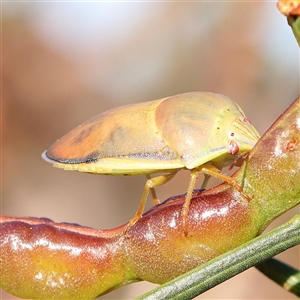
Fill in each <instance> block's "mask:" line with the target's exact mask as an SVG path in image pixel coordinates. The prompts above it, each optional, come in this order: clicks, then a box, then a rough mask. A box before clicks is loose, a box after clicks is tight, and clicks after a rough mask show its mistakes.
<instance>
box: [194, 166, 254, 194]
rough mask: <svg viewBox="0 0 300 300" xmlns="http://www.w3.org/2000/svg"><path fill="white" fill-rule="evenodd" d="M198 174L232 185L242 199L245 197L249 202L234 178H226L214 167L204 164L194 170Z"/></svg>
mask: <svg viewBox="0 0 300 300" xmlns="http://www.w3.org/2000/svg"><path fill="white" fill-rule="evenodd" d="M196 169H197V171H198V172H201V173H204V174H207V175H210V176H213V177H216V178H218V179H220V180H222V181H225V182H227V183H229V184H230V185H232V186H233V187H234V188H235V189H236V190H237V191H239V192H240V193H241V195H243V197H245V198H246V199H247V200H250V199H251V198H250V197H249V196H248V195H247V194H245V193H244V192H243V188H242V187H241V186H240V185H239V184H238V183H237V182H236V181H235V179H234V178H232V177H230V176H227V175H225V174H222V173H221V171H220V170H219V169H218V168H216V167H214V166H213V165H210V164H206V165H202V166H199V167H197V168H196Z"/></svg>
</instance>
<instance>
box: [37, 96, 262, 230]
mask: <svg viewBox="0 0 300 300" xmlns="http://www.w3.org/2000/svg"><path fill="white" fill-rule="evenodd" d="M258 139H259V134H258V132H257V131H256V129H255V128H254V127H253V126H252V125H251V123H250V121H249V120H248V119H247V118H246V117H245V115H244V113H243V111H242V109H241V108H240V107H239V106H238V105H237V104H236V103H235V102H233V101H231V100H230V99H229V98H227V97H225V96H223V95H219V94H215V93H205V92H193V93H186V94H180V95H176V96H171V97H167V98H163V99H159V100H154V101H149V102H144V103H137V104H131V105H127V106H122V107H119V108H114V109H111V110H109V111H106V112H104V113H102V114H100V115H98V116H96V117H94V118H92V119H90V120H88V121H86V122H85V123H83V124H82V125H80V126H78V127H77V128H75V129H74V130H72V131H71V132H69V133H68V134H66V135H65V136H63V137H62V138H61V139H59V140H58V141H56V142H55V143H54V144H53V145H52V146H51V147H50V148H49V149H48V150H46V151H45V152H44V153H43V158H44V159H45V160H47V161H48V162H51V163H53V164H54V166H55V167H58V168H63V169H65V170H76V171H80V172H87V173H96V174H106V175H140V174H146V175H147V176H148V180H147V182H146V185H145V188H144V193H143V195H142V199H141V201H140V205H139V208H138V210H137V212H136V215H135V217H134V218H132V219H131V220H130V222H129V225H128V227H127V229H129V228H130V226H132V225H133V224H134V223H135V222H136V221H137V220H138V219H139V218H140V217H141V215H142V213H143V210H144V207H145V203H146V200H147V197H148V194H149V190H150V189H151V191H153V193H152V195H153V197H154V203H155V204H157V203H159V201H158V200H157V198H156V195H155V193H154V190H153V189H152V188H154V187H157V186H159V185H162V184H164V183H166V182H168V181H169V180H171V179H172V178H173V177H174V175H175V174H176V173H177V172H178V171H179V170H182V169H187V170H190V172H191V179H190V184H189V187H188V191H187V196H186V201H185V204H184V207H183V210H182V217H183V223H184V224H185V220H186V217H187V215H188V210H189V205H190V200H191V197H192V192H193V189H194V186H195V182H196V179H197V177H198V175H199V173H204V174H205V175H206V176H205V180H204V182H203V185H202V187H204V186H205V185H206V183H207V180H208V177H209V176H214V177H217V178H219V179H222V180H224V181H227V182H229V183H230V184H232V185H234V186H235V188H236V189H238V190H239V191H240V192H242V189H241V187H240V186H239V185H238V184H237V183H236V182H235V181H234V180H233V179H232V178H231V177H229V176H226V175H224V174H221V173H220V170H221V169H222V168H223V167H224V166H226V165H229V164H231V163H232V162H233V161H234V160H235V159H236V158H237V156H238V155H240V154H242V153H244V152H247V151H249V150H251V149H252V148H253V146H254V145H255V143H256V142H257V140H258ZM152 173H164V175H161V176H157V177H153V178H150V177H149V174H152Z"/></svg>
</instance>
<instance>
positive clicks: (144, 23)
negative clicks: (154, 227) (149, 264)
mask: <svg viewBox="0 0 300 300" xmlns="http://www.w3.org/2000/svg"><path fill="white" fill-rule="evenodd" d="M188 91H211V92H217V93H222V94H225V95H227V96H229V97H230V98H231V99H232V100H234V101H236V102H237V103H238V104H239V105H240V106H241V107H242V108H243V110H244V111H245V113H246V115H247V117H248V118H249V119H251V121H252V123H253V124H254V125H255V126H256V128H257V129H258V131H259V132H260V133H261V134H263V133H264V132H265V131H266V130H267V129H268V127H269V126H270V125H271V124H272V123H273V122H274V121H275V119H276V118H277V117H278V116H279V115H280V114H281V113H282V112H283V111H284V110H285V109H286V108H287V107H288V105H289V104H290V103H291V102H292V101H293V100H294V99H295V98H296V97H297V96H298V94H299V50H298V46H297V43H296V41H295V39H294V38H293V35H292V31H291V30H290V28H289V26H288V25H287V22H286V19H285V18H284V17H283V16H282V15H281V14H280V13H279V12H278V11H277V9H276V3H275V2H266V1H261V2H233V1H232V2H225V1H221V2H139V3H137V2H132V3H130V2H90V3H87V2H61V3H60V2H2V106H1V108H2V127H3V130H2V135H3V136H2V146H1V147H2V161H1V169H2V195H1V213H2V214H3V215H10V216H35V217H48V218H51V219H53V220H55V221H57V222H62V221H64V222H74V223H80V224H82V225H87V226H92V227H95V228H101V229H104V228H110V227H116V226H118V225H121V224H123V223H125V222H127V221H128V220H129V219H130V218H132V217H133V215H134V214H135V212H136V209H137V207H138V204H139V201H140V197H141V194H142V191H143V187H144V184H145V178H144V176H132V177H114V176H97V175H89V174H83V173H76V172H66V171H63V170H59V169H55V168H52V167H51V165H50V164H48V163H46V162H45V161H43V160H42V158H41V153H42V152H43V151H44V150H45V149H47V148H48V147H49V146H50V145H51V144H52V143H53V142H54V141H55V140H56V139H58V138H60V137H61V136H62V135H64V134H65V133H67V132H68V131H69V130H71V129H73V128H74V127H76V126H77V125H79V124H80V123H82V122H83V121H85V120H87V119H89V118H91V117H93V116H95V115H97V114H99V113H101V112H103V111H105V110H107V109H110V108H113V107H117V106H120V105H125V104H129V103H135V102H143V101H148V100H154V99H158V98H162V97H165V96H170V95H174V94H178V93H183V92H188ZM188 181H189V172H180V173H179V174H177V175H176V177H175V178H174V179H173V180H172V181H171V182H170V183H168V184H166V185H165V186H162V187H159V188H158V189H157V193H158V196H159V198H160V199H161V200H164V199H166V198H168V197H170V196H172V195H176V194H181V193H185V192H186V190H187V186H188ZM217 183H219V181H213V180H211V182H210V185H215V184H217ZM200 185H201V180H199V182H198V187H199V186H200ZM148 202H149V203H148V207H150V206H151V204H152V203H151V200H149V201H148ZM296 213H299V208H295V209H294V210H292V211H290V212H289V213H287V214H285V215H283V216H282V217H281V218H280V219H278V220H276V222H274V224H273V225H272V226H273V227H274V226H278V225H279V224H281V223H283V222H285V221H287V220H289V219H290V218H291V216H293V215H295V214H296ZM280 258H281V259H282V260H284V261H285V262H287V263H289V264H291V265H293V266H295V267H298V268H299V247H295V248H293V249H290V250H289V251H286V252H285V253H283V254H281V255H280ZM154 286H155V285H152V284H150V283H144V282H141V283H135V284H132V285H130V286H126V287H123V288H121V289H119V290H117V291H114V292H112V293H110V294H107V295H105V296H103V297H102V299H131V298H133V297H135V296H137V295H140V294H142V293H143V292H145V291H148V290H150V289H151V288H152V287H154ZM0 296H1V297H2V298H1V299H17V298H14V297H13V296H9V295H7V294H6V293H5V292H3V291H2V294H0ZM224 298H228V299H229V298H230V299H257V298H261V299H262V298H263V299H296V297H294V296H292V295H290V294H288V293H287V292H284V291H283V290H282V289H281V288H279V287H277V286H276V285H275V284H274V283H272V282H270V281H269V280H268V279H267V278H265V277H264V276H263V275H261V274H260V273H259V272H258V271H257V270H256V269H251V270H248V271H246V272H244V273H243V274H241V275H238V276H236V277H235V278H233V279H231V280H229V281H227V282H226V283H223V284H221V285H220V286H218V287H216V288H214V289H212V290H211V291H208V292H206V293H205V294H203V295H202V296H199V297H198V299H224Z"/></svg>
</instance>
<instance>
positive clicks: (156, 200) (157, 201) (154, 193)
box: [146, 174, 160, 205]
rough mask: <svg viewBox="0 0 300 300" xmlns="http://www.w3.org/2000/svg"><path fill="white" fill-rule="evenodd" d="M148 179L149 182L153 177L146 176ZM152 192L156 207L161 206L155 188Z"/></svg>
mask: <svg viewBox="0 0 300 300" xmlns="http://www.w3.org/2000/svg"><path fill="white" fill-rule="evenodd" d="M146 178H147V180H148V179H151V177H150V175H149V174H147V175H146ZM150 192H151V195H152V199H153V203H154V205H157V204H159V203H160V202H159V200H158V198H157V195H156V192H155V189H154V188H151V189H150Z"/></svg>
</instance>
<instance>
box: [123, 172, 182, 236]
mask: <svg viewBox="0 0 300 300" xmlns="http://www.w3.org/2000/svg"><path fill="white" fill-rule="evenodd" d="M176 173H177V171H176V172H173V173H168V174H165V175H161V176H157V177H153V178H149V179H148V180H147V181H146V184H145V188H144V192H143V195H142V199H141V201H140V205H139V207H138V209H137V212H136V213H135V216H134V217H133V218H132V219H131V220H130V221H129V222H128V224H127V225H126V227H125V229H124V231H123V232H124V234H125V233H126V232H127V231H128V230H129V228H130V227H131V226H132V225H134V224H135V223H136V222H137V221H138V219H140V218H141V216H142V214H143V211H144V208H145V205H146V201H147V198H148V195H149V190H150V189H154V188H155V187H157V186H160V185H163V184H165V183H167V182H168V181H170V180H171V179H172V178H173V177H174V176H175V175H176ZM149 177H150V176H149ZM152 195H153V194H152ZM155 196H156V193H155ZM154 204H155V203H154Z"/></svg>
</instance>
